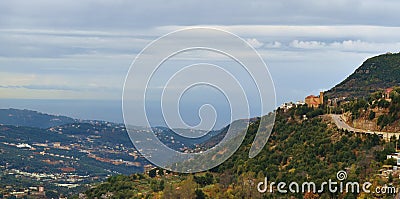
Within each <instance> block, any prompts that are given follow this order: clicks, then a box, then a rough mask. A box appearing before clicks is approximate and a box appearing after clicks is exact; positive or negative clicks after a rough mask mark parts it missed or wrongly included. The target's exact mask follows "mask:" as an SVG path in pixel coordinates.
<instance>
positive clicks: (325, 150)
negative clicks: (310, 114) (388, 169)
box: [85, 107, 397, 198]
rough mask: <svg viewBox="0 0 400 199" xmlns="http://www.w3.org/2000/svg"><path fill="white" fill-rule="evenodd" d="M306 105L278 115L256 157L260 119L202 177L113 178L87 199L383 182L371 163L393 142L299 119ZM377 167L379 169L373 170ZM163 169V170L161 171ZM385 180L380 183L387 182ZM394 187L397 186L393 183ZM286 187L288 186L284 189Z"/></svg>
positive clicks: (234, 194) (237, 194) (233, 194)
mask: <svg viewBox="0 0 400 199" xmlns="http://www.w3.org/2000/svg"><path fill="white" fill-rule="evenodd" d="M303 108H306V107H301V108H294V109H291V110H289V111H288V112H284V111H279V112H278V113H277V118H276V123H275V127H274V130H273V132H272V134H271V137H270V139H269V141H268V142H267V145H266V146H265V148H264V149H263V150H262V151H261V153H260V154H259V155H257V156H256V157H255V158H253V159H250V158H249V156H248V154H249V151H250V148H251V144H252V142H253V140H254V138H255V136H256V134H257V126H258V125H259V120H254V121H253V122H252V125H250V127H249V129H248V131H247V134H246V137H245V139H244V140H243V143H242V145H241V146H240V148H239V149H238V150H237V151H236V152H235V153H234V154H233V156H231V157H230V158H229V159H228V160H227V161H225V162H224V163H223V164H221V165H219V166H218V167H216V168H214V169H211V170H210V171H208V172H205V173H197V174H175V173H168V172H164V171H163V170H161V169H155V170H154V171H153V172H151V171H150V172H149V173H148V175H147V174H145V175H138V174H135V175H131V176H114V177H111V178H109V179H108V180H107V181H106V182H104V183H102V184H99V185H97V186H94V187H92V188H91V189H89V190H87V191H86V192H85V194H86V196H87V197H88V198H96V197H97V198H102V197H105V196H107V195H108V196H112V197H111V198H357V196H360V198H363V197H362V194H357V193H354V194H353V193H338V192H337V193H329V192H328V191H327V190H324V191H323V192H322V193H314V194H311V193H287V194H280V193H278V192H274V193H264V194H260V193H259V192H258V191H257V185H258V183H259V182H264V180H265V177H268V182H285V183H286V182H298V183H300V184H302V183H303V182H315V183H316V184H317V185H321V184H322V183H323V182H328V181H329V179H336V174H337V173H338V171H340V170H345V171H346V172H347V173H346V174H347V175H348V181H349V182H359V181H360V182H363V181H366V180H367V179H368V180H371V181H370V182H375V181H378V180H377V179H381V178H380V177H378V175H376V171H375V170H374V169H375V166H374V168H372V167H371V163H373V164H374V165H383V164H384V163H386V161H385V160H386V154H390V153H392V152H394V151H395V150H394V144H395V143H394V142H388V143H385V142H384V141H383V140H382V139H380V138H379V136H377V135H369V134H366V135H363V136H361V135H358V136H357V135H355V134H351V133H348V132H345V131H342V130H339V129H337V128H336V127H335V126H334V125H333V124H332V123H330V120H329V118H328V117H314V118H309V119H308V120H302V119H301V118H302V116H303V114H302V111H301V110H300V109H303ZM376 167H377V168H380V167H379V166H376ZM160 171H161V172H160ZM387 181H388V180H382V182H383V183H387ZM396 184H397V183H396ZM286 188H287V187H286Z"/></svg>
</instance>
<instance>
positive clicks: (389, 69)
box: [325, 53, 400, 98]
mask: <svg viewBox="0 0 400 199" xmlns="http://www.w3.org/2000/svg"><path fill="white" fill-rule="evenodd" d="M399 85H400V53H386V54H383V55H378V56H375V57H372V58H369V59H367V60H366V61H365V62H364V63H363V64H362V65H361V66H360V67H359V68H357V69H356V71H355V72H354V73H353V74H351V75H350V76H349V77H348V78H346V79H345V80H344V81H343V82H341V83H340V84H338V85H336V86H335V87H333V88H332V89H330V90H329V91H327V92H326V93H325V95H326V96H327V97H328V98H336V97H357V98H359V97H367V96H369V95H370V94H371V93H373V92H376V91H379V90H384V89H386V88H389V87H393V86H399Z"/></svg>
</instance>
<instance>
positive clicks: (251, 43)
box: [246, 38, 264, 48]
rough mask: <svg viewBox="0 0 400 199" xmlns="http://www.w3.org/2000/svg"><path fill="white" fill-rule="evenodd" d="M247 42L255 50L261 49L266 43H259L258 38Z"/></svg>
mask: <svg viewBox="0 0 400 199" xmlns="http://www.w3.org/2000/svg"><path fill="white" fill-rule="evenodd" d="M246 42H247V43H249V44H250V45H251V46H253V47H254V48H260V47H261V46H263V45H264V43H262V42H260V41H258V40H257V39H256V38H252V39H246Z"/></svg>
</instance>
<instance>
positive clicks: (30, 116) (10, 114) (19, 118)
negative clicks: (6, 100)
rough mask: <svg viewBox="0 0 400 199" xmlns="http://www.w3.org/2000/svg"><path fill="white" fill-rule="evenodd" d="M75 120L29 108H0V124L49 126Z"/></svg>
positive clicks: (44, 127)
mask: <svg viewBox="0 0 400 199" xmlns="http://www.w3.org/2000/svg"><path fill="white" fill-rule="evenodd" d="M74 122H77V120H75V119H72V118H69V117H65V116H55V115H48V114H44V113H39V112H37V111H31V110H19V109H0V124H5V125H13V126H26V127H35V128H43V129H46V128H49V127H53V126H59V125H64V124H69V123H74Z"/></svg>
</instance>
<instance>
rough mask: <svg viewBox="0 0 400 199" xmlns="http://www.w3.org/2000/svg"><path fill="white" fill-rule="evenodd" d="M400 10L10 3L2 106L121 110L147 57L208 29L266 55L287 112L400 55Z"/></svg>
mask: <svg viewBox="0 0 400 199" xmlns="http://www.w3.org/2000/svg"><path fill="white" fill-rule="evenodd" d="M399 7H400V2H399V1H395V0H385V1H372V0H363V1H361V0H360V1H358V0H355V1H344V0H338V1H333V2H329V3H327V2H324V1H317V0H298V1H292V0H284V1H265V0H262V1H258V0H255V1H236V0H234V1H207V0H205V1H193V0H186V1H174V0H172V1H161V0H158V1H154V0H150V1H135V0H134V1H130V0H114V1H105V0H82V1H64V0H60V1H54V0H38V1H30V0H14V1H1V2H0V46H1V48H0V98H1V99H25V100H26V99H27V100H29V99H46V100H50V99H57V100H100V101H101V100H104V101H115V102H118V101H120V100H121V96H122V88H123V84H124V80H125V76H126V74H127V72H128V70H129V67H130V65H131V63H132V61H133V60H134V59H135V57H136V56H137V55H138V54H139V53H140V52H141V50H142V49H143V48H145V47H146V46H147V45H148V44H149V43H150V42H152V41H153V40H154V39H156V38H159V37H161V36H163V35H165V34H167V33H169V32H171V31H175V30H178V29H181V28H188V27H197V26H201V27H214V28H219V29H222V30H225V31H229V32H232V33H234V34H236V35H238V36H239V37H241V38H243V39H244V40H246V41H247V42H248V43H249V44H250V45H252V46H253V47H254V48H255V49H256V50H257V51H258V53H259V54H260V55H261V57H262V59H263V60H264V61H265V63H266V64H267V66H268V69H269V71H270V73H271V77H272V79H273V81H274V84H275V89H276V99H277V100H276V101H277V102H276V103H277V104H278V105H279V104H280V103H283V102H288V101H298V100H303V99H304V97H305V96H307V95H310V94H318V93H319V91H323V90H327V89H329V88H331V87H333V86H335V85H336V84H337V83H339V82H340V81H342V80H344V79H345V78H346V77H347V76H348V75H350V74H351V73H352V72H353V71H354V70H355V69H356V68H357V67H358V66H360V65H361V64H362V62H363V61H365V60H366V59H367V58H369V57H371V56H375V55H378V54H383V53H386V52H398V51H399V49H400V37H399V36H398V35H400V34H399V33H400V27H399V22H398V19H399V18H400V12H398V8H399ZM11 101H12V100H7V103H9V102H11ZM189 102H190V101H189ZM2 103H3V104H0V106H1V107H7V106H9V107H12V106H13V104H12V103H11V104H6V103H5V102H2ZM189 104H190V103H189ZM196 106H197V105H196ZM26 107H27V108H29V105H26ZM189 109H190V107H189ZM190 110H191V109H190ZM46 111H51V110H48V109H46ZM191 111H192V110H191ZM53 112H57V111H53ZM58 112H59V113H60V114H62V111H61V110H60V111H58ZM86 112H87V110H86ZM117 112H118V113H116V115H119V116H115V117H119V118H120V112H119V111H117ZM66 114H67V115H68V113H66ZM73 115H74V116H76V117H86V116H88V115H85V114H84V113H81V114H80V113H79V111H78V112H77V113H74V114H73ZM90 117H92V116H90ZM93 117H95V116H93ZM97 118H100V119H104V118H105V119H110V120H113V119H112V117H111V118H107V117H101V116H99V117H97ZM88 119H89V118H88ZM114 120H119V119H115V118H114Z"/></svg>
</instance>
